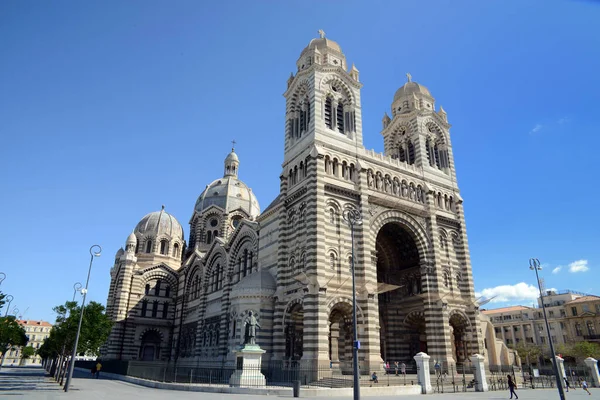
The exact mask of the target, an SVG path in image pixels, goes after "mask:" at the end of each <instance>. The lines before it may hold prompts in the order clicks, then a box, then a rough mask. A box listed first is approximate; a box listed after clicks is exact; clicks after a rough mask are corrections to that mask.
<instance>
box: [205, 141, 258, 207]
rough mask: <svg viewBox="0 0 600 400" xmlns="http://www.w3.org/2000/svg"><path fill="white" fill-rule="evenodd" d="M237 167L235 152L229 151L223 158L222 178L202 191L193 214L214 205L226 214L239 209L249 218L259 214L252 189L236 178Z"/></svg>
mask: <svg viewBox="0 0 600 400" xmlns="http://www.w3.org/2000/svg"><path fill="white" fill-rule="evenodd" d="M239 165H240V160H239V158H238V156H237V154H235V150H234V149H231V153H229V154H228V155H227V157H225V164H224V167H225V168H224V173H223V177H222V178H221V179H217V180H215V181H213V182H212V183H211V184H210V185H208V186H207V187H206V189H204V191H203V192H202V194H200V197H198V200H197V201H196V205H195V206H194V211H195V212H198V213H202V211H204V210H205V209H207V208H208V207H210V206H212V205H216V206H218V207H221V208H222V209H223V210H225V212H226V213H230V212H232V211H234V210H237V209H239V208H241V209H242V210H244V211H245V212H246V213H247V214H248V215H250V217H251V218H255V217H257V216H258V214H260V206H259V205H258V200H256V196H255V195H254V193H252V189H250V188H249V187H248V186H247V185H246V184H245V183H244V182H242V181H241V180H239V179H238V177H237V174H238V168H239Z"/></svg>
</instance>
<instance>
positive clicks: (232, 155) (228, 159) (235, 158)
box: [225, 149, 240, 163]
mask: <svg viewBox="0 0 600 400" xmlns="http://www.w3.org/2000/svg"><path fill="white" fill-rule="evenodd" d="M231 161H237V162H239V161H240V159H239V158H238V156H237V154H235V151H234V150H233V149H231V153H229V155H227V157H226V158H225V162H226V163H227V162H231Z"/></svg>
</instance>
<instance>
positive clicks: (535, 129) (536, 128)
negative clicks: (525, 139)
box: [529, 124, 543, 134]
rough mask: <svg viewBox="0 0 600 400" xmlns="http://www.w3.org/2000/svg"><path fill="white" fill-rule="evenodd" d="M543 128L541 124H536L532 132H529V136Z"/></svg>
mask: <svg viewBox="0 0 600 400" xmlns="http://www.w3.org/2000/svg"><path fill="white" fill-rule="evenodd" d="M542 128H543V125H542V124H536V125H535V126H534V127H533V129H532V130H530V131H529V133H530V134H533V133H536V132H539V131H540V130H541V129H542Z"/></svg>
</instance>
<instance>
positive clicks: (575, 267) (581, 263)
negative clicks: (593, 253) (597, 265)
mask: <svg viewBox="0 0 600 400" xmlns="http://www.w3.org/2000/svg"><path fill="white" fill-rule="evenodd" d="M589 269H590V267H588V260H577V261H573V262H572V263H571V264H569V272H573V273H576V272H585V271H587V270H589Z"/></svg>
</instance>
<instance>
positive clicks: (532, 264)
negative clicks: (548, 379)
mask: <svg viewBox="0 0 600 400" xmlns="http://www.w3.org/2000/svg"><path fill="white" fill-rule="evenodd" d="M529 269H532V270H534V271H535V277H536V279H537V283H538V288H539V289H540V300H541V303H542V311H543V312H544V321H545V322H546V331H547V332H548V343H550V353H552V368H553V369H554V376H555V377H556V387H557V388H558V395H559V396H560V400H565V392H564V390H563V387H562V382H561V380H560V375H559V374H558V364H557V362H556V355H555V353H554V344H553V343H552V336H551V335H550V325H549V324H548V317H547V316H546V306H545V305H544V295H543V293H542V285H541V284H540V276H539V274H538V271H539V270H541V269H542V267H541V266H540V260H538V259H537V258H530V259H529Z"/></svg>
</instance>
